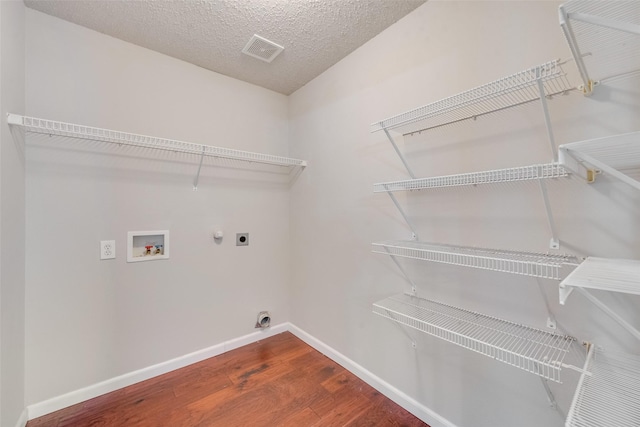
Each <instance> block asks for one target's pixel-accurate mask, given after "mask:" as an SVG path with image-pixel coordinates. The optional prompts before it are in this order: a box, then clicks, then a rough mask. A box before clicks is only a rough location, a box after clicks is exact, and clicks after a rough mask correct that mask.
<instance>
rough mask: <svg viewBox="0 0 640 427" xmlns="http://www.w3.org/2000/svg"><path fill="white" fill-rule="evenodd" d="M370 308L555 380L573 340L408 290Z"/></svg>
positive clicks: (389, 317)
mask: <svg viewBox="0 0 640 427" xmlns="http://www.w3.org/2000/svg"><path fill="white" fill-rule="evenodd" d="M373 312H374V313H375V314H378V315H380V316H383V317H386V318H388V319H391V320H393V321H395V322H398V323H401V324H403V325H406V326H409V327H411V328H414V329H417V330H419V331H421V332H424V333H426V334H429V335H432V336H434V337H437V338H440V339H443V340H445V341H447V342H450V343H453V344H456V345H459V346H460V347H464V348H466V349H469V350H471V351H475V352H477V353H480V354H484V355H485V356H489V357H492V358H494V359H496V360H498V361H500V362H504V363H506V364H508V365H512V366H515V367H517V368H520V369H523V370H525V371H527V372H531V373H533V374H536V375H539V376H541V377H543V378H546V379H548V380H552V381H556V382H560V371H561V369H562V367H563V361H564V358H565V356H566V355H567V354H568V353H569V351H570V348H571V345H572V344H573V343H574V342H575V338H573V337H569V336H566V335H560V334H554V333H550V332H546V331H542V330H539V329H535V328H531V327H528V326H523V325H520V324H517V323H513V322H509V321H506V320H501V319H498V318H495V317H491V316H486V315H483V314H480V313H476V312H473V311H468V310H464V309H461V308H457V307H453V306H450V305H446V304H442V303H439V302H435V301H431V300H428V299H423V298H419V297H416V296H413V295H409V294H402V295H397V296H392V297H389V298H386V299H384V300H382V301H380V302H377V303H375V304H373Z"/></svg>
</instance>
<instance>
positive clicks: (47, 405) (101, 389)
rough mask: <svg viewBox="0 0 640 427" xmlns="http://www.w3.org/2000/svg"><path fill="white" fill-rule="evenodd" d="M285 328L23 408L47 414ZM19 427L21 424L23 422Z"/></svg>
mask: <svg viewBox="0 0 640 427" xmlns="http://www.w3.org/2000/svg"><path fill="white" fill-rule="evenodd" d="M287 330H289V324H288V323H281V324H279V325H274V326H271V327H270V328H267V329H261V330H258V331H256V332H253V333H250V334H247V335H244V336H242V337H239V338H234V339H231V340H229V341H225V342H222V343H220V344H216V345H213V346H211V347H208V348H205V349H202V350H198V351H194V352H193V353H189V354H186V355H184V356H180V357H176V358H175V359H171V360H168V361H166V362H161V363H158V364H156V365H153V366H149V367H146V368H143V369H139V370H137V371H133V372H129V373H128V374H124V375H120V376H118V377H115V378H111V379H108V380H105V381H102V382H99V383H97V384H93V385H90V386H88V387H84V388H81V389H79V390H74V391H72V392H69V393H66V394H63V395H61V396H57V397H54V398H51V399H49V400H45V401H43V402H39V403H34V404H33V405H29V406H28V407H27V412H28V419H30V420H32V419H34V418H38V417H41V416H43V415H46V414H50V413H52V412H55V411H58V410H60V409H63V408H66V407H68V406H71V405H75V404H77V403H80V402H84V401H85V400H89V399H93V398H94V397H98V396H101V395H103V394H106V393H110V392H112V391H115V390H118V389H121V388H123V387H127V386H130V385H132V384H135V383H138V382H140V381H144V380H148V379H149V378H153V377H156V376H158V375H162V374H166V373H167V372H171V371H175V370H176V369H180V368H183V367H185V366H188V365H191V364H193V363H196V362H200V361H202V360H205V359H208V358H210V357H214V356H218V355H219V354H222V353H225V352H227V351H230V350H233V349H236V348H238V347H242V346H244V345H247V344H251V343H253V342H256V341H260V340H261V339H265V338H268V337H270V336H273V335H276V334H279V333H281V332H285V331H287ZM25 424H26V422H25ZM21 427H24V425H23V426H21Z"/></svg>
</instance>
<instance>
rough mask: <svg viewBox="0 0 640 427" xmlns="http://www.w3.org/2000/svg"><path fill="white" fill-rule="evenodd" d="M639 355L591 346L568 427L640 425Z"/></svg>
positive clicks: (572, 405) (569, 415)
mask: <svg viewBox="0 0 640 427" xmlns="http://www.w3.org/2000/svg"><path fill="white" fill-rule="evenodd" d="M639 384H640V356H635V355H630V354H624V353H619V352H610V351H604V350H600V349H598V348H597V347H595V346H593V345H592V346H591V348H590V349H589V353H588V355H587V360H586V362H585V365H584V369H583V373H582V375H581V377H580V381H579V383H578V388H577V390H576V393H575V394H574V397H573V401H572V403H571V407H570V409H569V413H568V414H567V419H566V422H565V427H613V426H616V427H617V426H620V427H623V426H624V427H627V426H628V427H632V426H638V425H640V407H639V406H638V400H639V399H640V391H639V390H638V387H639V386H638V385H639Z"/></svg>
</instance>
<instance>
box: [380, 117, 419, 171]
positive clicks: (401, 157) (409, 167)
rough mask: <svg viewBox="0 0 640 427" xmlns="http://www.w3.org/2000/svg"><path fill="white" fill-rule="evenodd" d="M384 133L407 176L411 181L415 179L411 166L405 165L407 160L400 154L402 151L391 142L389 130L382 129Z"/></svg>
mask: <svg viewBox="0 0 640 427" xmlns="http://www.w3.org/2000/svg"><path fill="white" fill-rule="evenodd" d="M384 133H385V135H387V138H388V139H389V142H391V145H392V146H393V149H394V150H395V151H396V154H398V157H400V160H401V161H402V164H403V165H404V167H405V168H406V169H407V173H408V174H409V176H410V177H411V178H412V179H416V176H415V174H414V173H413V170H411V166H409V163H407V159H406V158H405V157H404V154H402V151H400V149H399V148H398V145H397V144H396V142H395V141H394V140H393V137H392V136H391V134H390V133H389V130H388V129H386V128H385V129H384Z"/></svg>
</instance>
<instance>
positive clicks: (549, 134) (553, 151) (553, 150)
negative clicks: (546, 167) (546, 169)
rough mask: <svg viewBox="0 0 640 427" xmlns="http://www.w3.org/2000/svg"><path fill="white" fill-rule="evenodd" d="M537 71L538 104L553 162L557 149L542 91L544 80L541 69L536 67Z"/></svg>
mask: <svg viewBox="0 0 640 427" xmlns="http://www.w3.org/2000/svg"><path fill="white" fill-rule="evenodd" d="M536 72H537V73H538V78H537V83H538V92H539V94H540V105H541V106H542V115H543V116H544V124H545V126H546V128H547V137H548V138H549V144H550V145H551V156H552V157H553V162H554V163H557V162H558V150H557V148H556V141H555V138H554V136H553V130H552V129H551V117H550V116H549V106H548V105H547V96H546V95H545V92H544V82H543V81H542V70H540V69H537V70H536Z"/></svg>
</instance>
